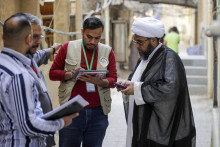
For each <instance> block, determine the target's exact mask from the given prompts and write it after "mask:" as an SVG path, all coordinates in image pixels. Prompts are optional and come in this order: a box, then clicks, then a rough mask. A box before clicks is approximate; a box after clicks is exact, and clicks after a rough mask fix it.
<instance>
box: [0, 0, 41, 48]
mask: <svg viewBox="0 0 220 147" xmlns="http://www.w3.org/2000/svg"><path fill="white" fill-rule="evenodd" d="M39 7H40V6H39V0H7V1H6V0H0V21H1V22H4V21H5V19H7V18H8V17H10V16H11V15H13V14H15V13H18V12H27V13H31V14H33V15H37V16H40V11H39ZM2 33H3V30H2V27H0V34H1V35H2ZM2 46H3V41H2V39H0V50H1V48H2Z"/></svg>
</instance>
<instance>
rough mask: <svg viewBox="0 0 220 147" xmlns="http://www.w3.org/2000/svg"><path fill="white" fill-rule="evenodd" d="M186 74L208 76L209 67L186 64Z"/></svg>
mask: <svg viewBox="0 0 220 147" xmlns="http://www.w3.org/2000/svg"><path fill="white" fill-rule="evenodd" d="M185 71H186V75H192V76H194V75H198V76H206V75H207V67H203V66H185Z"/></svg>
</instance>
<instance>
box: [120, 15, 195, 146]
mask: <svg viewBox="0 0 220 147" xmlns="http://www.w3.org/2000/svg"><path fill="white" fill-rule="evenodd" d="M132 32H133V33H134V38H133V41H134V42H135V43H136V48H137V49H138V51H139V54H140V59H139V61H138V63H137V65H136V68H135V70H134V71H133V72H132V73H131V74H130V76H129V78H128V81H123V82H118V83H119V84H122V85H124V86H126V88H125V89H122V88H120V87H119V86H117V89H118V91H121V92H122V93H123V100H124V106H125V113H126V119H127V124H128V129H127V141H126V147H195V142H196V139H195V138H196V130H195V124H194V119H193V114H192V108H191V102H190V98H189V92H188V87H187V81H186V74H185V69H184V66H183V63H182V61H181V59H180V58H179V56H178V55H177V54H176V53H175V52H174V51H173V50H171V49H169V48H168V47H166V46H165V45H162V43H160V41H159V40H160V38H161V37H162V36H163V35H164V25H163V23H162V22H161V21H159V20H157V19H154V18H151V17H144V18H137V19H135V21H134V23H133V25H132Z"/></svg>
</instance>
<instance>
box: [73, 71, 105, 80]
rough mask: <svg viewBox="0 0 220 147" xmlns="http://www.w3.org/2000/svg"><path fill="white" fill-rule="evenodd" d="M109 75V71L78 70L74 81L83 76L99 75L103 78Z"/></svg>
mask: <svg viewBox="0 0 220 147" xmlns="http://www.w3.org/2000/svg"><path fill="white" fill-rule="evenodd" d="M107 73H108V70H78V71H76V73H75V74H74V75H73V79H76V80H77V79H78V77H79V76H83V75H87V74H89V75H94V76H95V75H96V74H99V76H100V77H101V78H103V77H104V76H105V75H106V74H107Z"/></svg>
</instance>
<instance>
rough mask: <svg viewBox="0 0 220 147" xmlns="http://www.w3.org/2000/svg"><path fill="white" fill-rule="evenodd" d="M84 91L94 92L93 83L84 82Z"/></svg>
mask: <svg viewBox="0 0 220 147" xmlns="http://www.w3.org/2000/svg"><path fill="white" fill-rule="evenodd" d="M86 91H87V92H95V85H94V84H92V83H89V82H86Z"/></svg>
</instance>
